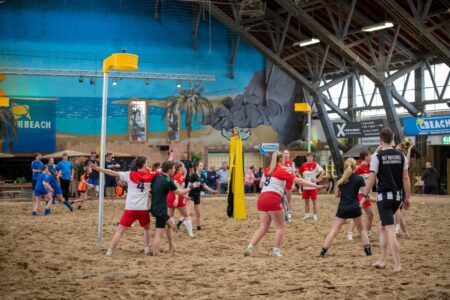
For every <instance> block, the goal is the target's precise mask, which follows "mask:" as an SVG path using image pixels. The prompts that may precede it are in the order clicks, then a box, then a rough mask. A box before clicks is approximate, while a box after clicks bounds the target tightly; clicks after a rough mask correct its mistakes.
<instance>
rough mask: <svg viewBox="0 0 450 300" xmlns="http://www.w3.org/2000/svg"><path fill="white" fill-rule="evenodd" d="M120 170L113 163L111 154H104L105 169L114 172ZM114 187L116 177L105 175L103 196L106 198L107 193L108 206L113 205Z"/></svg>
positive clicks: (116, 164)
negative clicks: (108, 198)
mask: <svg viewBox="0 0 450 300" xmlns="http://www.w3.org/2000/svg"><path fill="white" fill-rule="evenodd" d="M119 168H120V165H119V164H118V163H116V162H115V161H114V158H113V154H112V153H111V152H108V153H106V157H105V169H107V170H111V171H116V170H117V169H119ZM115 187H116V177H114V176H111V175H108V174H105V195H106V197H108V191H109V194H110V195H109V196H110V202H109V203H110V204H113V200H114V189H115Z"/></svg>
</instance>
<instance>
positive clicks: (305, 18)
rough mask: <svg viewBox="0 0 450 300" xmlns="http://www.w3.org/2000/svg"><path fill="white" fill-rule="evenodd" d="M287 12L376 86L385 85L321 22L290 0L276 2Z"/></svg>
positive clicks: (379, 76)
mask: <svg viewBox="0 0 450 300" xmlns="http://www.w3.org/2000/svg"><path fill="white" fill-rule="evenodd" d="M276 2H278V4H279V5H281V6H282V7H283V8H284V9H286V10H287V11H290V12H291V14H292V15H293V16H295V17H296V18H297V19H298V20H300V22H302V23H303V24H304V25H305V26H307V27H308V28H310V30H312V31H313V32H314V33H315V34H316V35H317V37H318V38H319V39H320V40H321V41H322V42H323V43H325V44H326V45H329V46H330V47H331V48H332V49H334V50H335V51H336V52H339V53H341V55H342V56H343V57H345V58H346V59H348V60H349V61H350V62H351V63H353V64H354V66H355V67H356V68H357V69H359V70H360V71H361V72H363V73H364V74H365V75H366V76H367V77H369V78H370V79H371V80H372V81H373V82H374V83H375V84H383V81H384V76H383V75H382V74H378V73H377V72H376V71H375V70H374V69H372V68H371V67H370V66H369V65H368V64H367V63H366V62H365V61H363V60H362V59H361V58H360V57H359V56H358V55H357V54H355V53H354V52H353V51H352V50H351V49H350V48H349V47H347V46H346V45H345V44H344V42H343V41H342V40H340V39H338V38H337V37H336V36H334V35H333V34H332V33H331V32H329V31H328V30H327V29H326V28H325V27H323V26H322V25H321V24H320V23H319V22H317V21H316V20H314V18H312V17H311V16H310V15H309V14H308V13H307V12H306V11H304V10H303V9H301V8H298V7H297V6H295V4H294V3H293V2H292V1H290V0H276Z"/></svg>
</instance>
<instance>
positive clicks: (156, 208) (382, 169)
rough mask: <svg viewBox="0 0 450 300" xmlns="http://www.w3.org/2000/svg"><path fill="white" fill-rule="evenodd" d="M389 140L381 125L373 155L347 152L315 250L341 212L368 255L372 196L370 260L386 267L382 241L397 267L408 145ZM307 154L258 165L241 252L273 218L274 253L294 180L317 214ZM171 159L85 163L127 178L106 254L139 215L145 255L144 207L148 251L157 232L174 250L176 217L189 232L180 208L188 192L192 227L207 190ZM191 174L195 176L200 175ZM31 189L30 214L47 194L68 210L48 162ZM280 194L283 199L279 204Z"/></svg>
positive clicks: (317, 176) (335, 228)
mask: <svg viewBox="0 0 450 300" xmlns="http://www.w3.org/2000/svg"><path fill="white" fill-rule="evenodd" d="M392 141H393V133H392V131H391V130H390V129H389V128H385V129H383V130H381V132H380V142H381V145H380V146H379V148H377V150H376V151H375V153H374V154H373V155H372V156H370V155H369V153H367V152H364V153H361V157H360V158H361V160H360V161H359V162H358V163H356V161H355V160H354V159H353V158H350V159H347V160H346V161H345V165H344V167H345V170H344V173H343V175H342V176H341V177H340V178H339V179H338V180H337V182H336V186H335V195H336V197H338V198H340V202H339V206H338V210H337V213H336V219H335V221H334V223H333V225H332V228H331V230H330V233H329V234H328V236H327V238H326V240H325V242H324V244H323V247H322V250H321V252H320V256H321V257H324V256H325V254H326V253H327V251H328V249H329V247H330V246H331V244H332V242H333V239H334V238H335V237H336V235H337V234H338V232H339V231H340V229H341V227H342V226H343V225H344V224H345V223H346V220H347V219H351V220H352V223H351V224H350V230H349V232H348V233H347V238H348V239H352V230H353V228H354V227H355V226H356V228H357V230H358V232H359V234H360V237H361V241H362V243H363V249H364V252H365V253H366V255H368V256H370V255H372V250H371V247H370V243H369V236H370V235H371V227H372V221H373V212H372V209H371V202H376V203H377V207H378V211H379V214H380V220H381V222H380V259H379V260H378V261H377V262H376V263H375V264H374V266H375V267H377V268H384V267H385V258H386V249H387V246H388V245H389V246H390V249H391V252H392V255H393V259H394V270H395V271H400V270H401V265H400V257H399V250H398V242H397V239H396V235H395V234H396V228H395V225H394V224H395V221H394V215H395V214H396V213H397V211H398V210H399V208H400V207H402V206H403V207H404V208H405V209H407V208H408V207H409V195H410V191H409V177H408V172H407V170H408V161H409V156H410V150H411V148H410V149H409V151H408V153H407V155H405V154H404V153H403V152H401V151H399V150H401V149H393V148H392V146H391V143H392ZM306 158H307V161H306V162H305V163H303V164H302V165H301V166H300V168H299V169H298V172H297V171H296V170H295V166H294V164H293V162H292V161H290V160H289V152H288V151H284V152H283V153H279V152H275V153H273V155H272V160H271V164H270V166H269V167H267V168H266V169H265V170H264V173H263V177H262V178H261V188H262V191H261V194H260V195H259V197H258V200H257V209H258V211H259V220H260V226H259V228H258V230H257V231H256V232H255V233H254V234H253V236H252V238H251V240H250V243H249V245H248V247H247V250H246V251H245V253H244V254H245V256H249V255H251V253H252V252H253V250H254V247H255V246H256V245H257V244H258V243H259V241H260V240H261V239H262V238H263V237H264V235H265V234H266V233H267V231H268V229H269V227H270V224H271V222H272V221H273V223H274V225H275V242H274V246H273V249H272V255H273V256H277V257H279V256H281V252H280V247H281V243H282V239H283V236H284V233H285V227H286V221H290V220H291V219H292V213H291V212H292V188H293V186H294V184H297V185H299V186H302V187H303V191H302V198H303V200H304V202H305V217H304V219H306V220H307V219H310V218H311V214H310V201H311V202H312V206H313V219H314V220H315V221H317V220H318V210H317V190H318V189H321V188H324V187H325V186H323V185H318V183H319V182H320V181H321V180H322V178H323V176H324V170H323V169H322V168H321V167H320V165H319V164H318V163H316V162H315V161H314V160H313V159H314V156H313V154H312V153H308V154H307V156H306ZM173 160H174V153H171V157H170V158H169V160H168V161H165V162H164V163H163V164H162V165H161V167H160V169H159V170H152V169H150V168H149V167H148V164H147V159H146V158H145V157H142V156H140V157H137V158H136V160H135V165H136V169H137V170H136V171H128V172H116V171H113V170H110V169H104V168H100V167H99V166H98V165H97V164H96V163H92V162H90V163H89V164H88V166H87V168H89V169H92V170H94V171H96V172H103V173H105V175H108V176H112V177H116V178H119V179H120V180H121V181H123V182H126V184H127V186H128V190H127V197H126V202H125V210H124V211H123V213H122V216H121V219H120V221H119V226H118V228H117V231H116V233H115V235H114V237H113V238H112V240H111V242H110V244H109V248H108V250H107V253H106V255H108V256H111V255H112V253H113V251H114V250H115V248H116V247H117V244H118V243H119V240H120V238H121V236H122V235H123V233H124V232H125V230H126V228H128V227H130V226H132V224H133V223H134V222H135V221H138V222H139V223H140V225H141V227H143V228H144V253H145V254H150V247H149V236H150V235H149V225H150V215H149V212H150V213H151V214H152V215H153V217H154V218H155V223H156V224H155V227H156V231H155V235H154V240H153V244H152V248H151V250H152V254H153V255H154V256H157V255H158V254H159V248H160V242H161V237H162V234H163V232H164V231H166V234H167V239H168V243H169V248H170V250H171V251H174V246H173V241H172V229H173V228H174V227H175V226H178V227H179V226H180V225H181V224H183V225H184V226H185V227H186V229H187V231H188V235H189V236H190V237H192V236H193V233H192V221H191V219H190V213H189V211H188V210H187V207H186V200H187V199H189V200H192V201H193V202H194V203H195V213H196V221H197V229H198V230H200V229H201V226H200V206H199V204H200V193H201V190H202V189H208V187H207V186H206V185H205V184H202V182H201V180H190V184H189V185H188V186H187V187H183V185H184V182H185V177H184V176H185V174H186V169H185V168H184V165H183V164H182V163H176V162H174V161H173ZM200 164H201V163H200ZM200 164H199V165H198V166H197V170H201V168H202V166H201V165H200ZM196 173H197V172H196ZM193 175H195V174H193ZM198 175H199V174H198ZM198 177H199V178H201V176H200V175H199V176H198ZM194 179H195V178H194ZM375 184H377V196H376V199H370V197H369V193H370V192H371V190H372V187H373V186H374V185H375ZM34 192H35V201H34V206H33V215H35V214H36V209H37V205H38V203H39V200H45V201H46V209H45V214H48V213H49V212H50V206H51V204H52V197H51V194H53V195H55V196H56V198H57V199H58V200H60V201H61V202H63V203H64V205H66V206H67V207H68V209H70V210H73V208H72V207H71V204H70V203H69V202H68V201H67V199H64V198H63V197H62V192H61V188H60V187H59V184H58V181H57V175H56V174H54V172H52V170H50V169H49V167H48V166H43V167H42V172H41V174H40V175H39V177H38V178H37V180H36V185H35V189H34ZM209 192H211V193H215V192H216V191H213V190H210V189H209ZM188 195H189V196H188ZM191 198H192V199H191ZM284 198H285V200H286V203H284ZM284 206H285V207H284ZM149 208H150V209H149ZM175 209H178V210H179V212H180V214H181V216H182V218H181V219H180V220H179V221H178V223H177V221H176V220H175V217H174V212H175ZM362 210H364V211H365V215H366V222H365V223H366V224H365V226H364V222H363V219H362ZM397 223H399V224H402V229H404V231H405V232H407V231H406V223H405V222H404V220H402V219H401V217H399V218H398V219H397ZM403 227H404V228H403Z"/></svg>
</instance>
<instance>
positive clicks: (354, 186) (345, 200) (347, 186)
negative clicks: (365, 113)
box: [320, 158, 372, 257]
mask: <svg viewBox="0 0 450 300" xmlns="http://www.w3.org/2000/svg"><path fill="white" fill-rule="evenodd" d="M344 167H345V170H344V174H343V175H342V177H341V178H340V179H338V181H337V182H336V187H335V190H334V193H335V195H336V197H340V198H341V200H340V201H339V206H338V210H337V213H336V219H335V220H334V223H333V226H332V227H331V230H330V233H328V236H327V238H326V239H325V242H324V244H323V247H322V251H321V252H320V256H321V257H324V256H325V254H326V253H327V250H328V249H329V248H330V246H331V243H332V242H333V240H334V238H335V237H336V236H337V234H338V233H339V231H340V230H341V227H342V225H344V224H345V221H346V220H347V219H353V221H354V222H355V225H356V228H357V230H358V232H359V235H360V236H361V241H362V243H363V246H364V252H365V253H366V255H367V256H370V255H372V251H371V249H370V244H369V237H368V236H367V232H366V231H365V229H364V225H363V221H362V211H361V207H360V205H359V201H358V193H359V189H360V188H361V187H363V186H365V185H366V184H365V183H364V179H363V178H362V177H361V176H358V175H356V174H353V172H354V171H355V169H356V161H355V160H354V159H353V158H349V159H347V160H346V161H345V165H344Z"/></svg>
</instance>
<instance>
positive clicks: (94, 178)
mask: <svg viewBox="0 0 450 300" xmlns="http://www.w3.org/2000/svg"><path fill="white" fill-rule="evenodd" d="M89 163H93V164H94V165H97V166H99V165H100V164H99V162H98V160H97V153H96V152H91V157H89V158H88V159H86V161H85V162H84V165H85V166H89ZM88 183H89V184H92V185H93V186H95V194H96V197H98V172H97V171H96V170H94V169H92V173H91V175H90V176H89V182H88Z"/></svg>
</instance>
